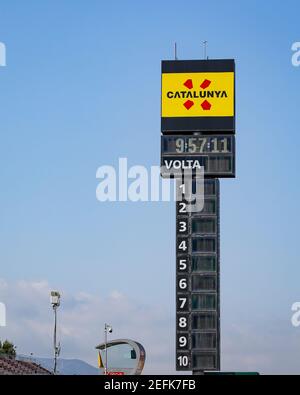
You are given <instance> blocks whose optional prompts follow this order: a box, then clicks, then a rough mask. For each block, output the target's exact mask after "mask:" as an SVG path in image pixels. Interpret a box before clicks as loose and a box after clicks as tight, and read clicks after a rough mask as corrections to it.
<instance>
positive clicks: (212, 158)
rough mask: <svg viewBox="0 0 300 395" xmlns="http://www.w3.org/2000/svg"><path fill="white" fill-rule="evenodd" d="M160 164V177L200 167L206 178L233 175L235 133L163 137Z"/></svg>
mask: <svg viewBox="0 0 300 395" xmlns="http://www.w3.org/2000/svg"><path fill="white" fill-rule="evenodd" d="M161 166H162V172H161V174H162V176H163V177H178V176H181V175H182V174H183V171H184V170H189V169H191V170H193V171H195V170H197V169H199V170H200V169H201V168H202V169H203V170H204V176H205V177H208V178H221V177H235V136H228V135H213V136H212V135H209V136H207V135H190V136H182V135H180V136H179V135H176V136H173V135H172V136H171V135H167V136H162V137H161Z"/></svg>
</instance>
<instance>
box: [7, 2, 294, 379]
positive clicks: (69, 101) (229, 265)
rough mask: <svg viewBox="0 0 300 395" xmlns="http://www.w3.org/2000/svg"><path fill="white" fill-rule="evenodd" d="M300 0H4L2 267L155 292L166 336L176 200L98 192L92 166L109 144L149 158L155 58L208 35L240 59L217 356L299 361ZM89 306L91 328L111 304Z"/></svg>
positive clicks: (155, 131)
mask: <svg viewBox="0 0 300 395" xmlns="http://www.w3.org/2000/svg"><path fill="white" fill-rule="evenodd" d="M299 12H300V6H299V2H297V1H286V2H284V3H282V2H280V1H273V2H272V4H271V2H265V3H262V2H258V1H243V2H242V3H241V2H237V1H226V2H225V1H210V2H204V1H193V0H191V1H189V2H188V3H186V2H185V3H184V2H182V1H176V0H175V1H174V0H173V1H169V0H168V1H164V2H158V1H157V2H156V1H152V2H150V1H110V2H104V1H95V0H89V1H88V2H84V1H82V0H81V1H79V0H78V1H76V2H74V1H71V0H68V1H67V0H63V1H61V0H60V1H58V0H51V1H49V0H47V1H43V2H40V1H37V0H31V1H28V2H22V1H16V0H11V1H6V2H4V1H2V2H1V6H0V18H1V23H0V41H1V42H4V43H5V44H6V47H7V67H5V68H4V67H0V87H1V95H0V122H1V124H0V127H1V128H0V130H1V132H0V133H1V144H0V163H1V166H0V178H1V194H0V207H1V221H0V262H1V272H0V277H1V278H3V279H4V280H5V281H6V282H7V284H10V285H9V286H10V287H12V288H14V287H15V289H16V290H18V289H19V288H18V286H17V285H16V284H18V282H20V281H24V282H25V283H27V284H35V283H36V282H40V281H43V282H47V284H49V286H50V287H51V288H58V289H60V290H62V291H63V292H65V293H66V294H69V295H77V294H79V293H81V292H85V293H88V294H91V295H94V296H95V297H96V296H99V297H100V298H104V299H105V298H106V297H108V295H110V294H111V292H118V293H120V294H122V295H126V298H128V300H130V301H131V302H132V303H133V304H135V303H136V302H137V301H138V303H139V304H141V305H143V306H144V310H147V309H148V308H149V310H151V311H153V312H155V311H156V309H157V306H159V309H162V311H163V313H162V317H161V319H162V320H163V321H164V324H163V325H164V331H165V332H164V333H165V337H166V339H168V338H169V337H168V334H171V335H170V336H171V338H172V336H173V334H174V330H175V329H174V314H175V306H174V299H175V298H174V292H175V279H174V276H175V247H174V238H175V207H174V203H162V202H160V203H154V202H153V203H150V202H149V203H130V202H119V203H100V202H99V201H97V200H96V197H95V190H96V187H97V180H96V177H95V175H96V170H97V168H98V167H99V166H101V165H110V164H112V165H116V164H117V162H118V158H119V157H127V158H128V162H129V165H136V164H139V165H144V166H147V167H149V166H151V165H157V164H159V155H160V61H161V60H162V59H172V58H173V44H174V42H175V41H176V42H177V45H178V56H179V58H180V59H190V58H201V57H202V54H203V49H202V44H201V43H202V41H203V40H208V55H209V57H210V58H235V59H236V68H237V80H236V84H237V178H236V179H235V180H222V181H221V276H222V278H221V290H222V339H223V342H222V345H223V351H224V353H223V357H222V358H223V362H224V363H223V367H224V369H225V368H227V369H230V368H234V367H235V368H238V367H239V366H243V367H245V368H247V367H249V366H251V367H252V366H259V368H260V369H261V370H262V371H270V372H276V371H280V369H281V368H282V367H281V366H280V365H279V364H278V365H276V363H274V359H276V356H279V355H280V356H282V355H284V356H285V357H286V359H287V362H286V364H285V369H286V370H287V371H298V372H299V371H300V362H299V361H298V355H299V352H300V346H299V345H298V343H299V344H300V341H299V340H300V329H299V328H294V327H292V326H291V323H290V317H291V311H290V308H291V305H292V303H293V302H295V301H297V300H299V299H300V288H299V278H300V268H299V249H298V246H297V242H298V222H299V204H298V202H299V199H300V188H299V173H298V168H299V154H298V151H299V146H300V137H299V133H298V129H299V100H300V92H299V82H300V67H298V68H297V67H293V66H292V64H291V56H292V51H291V45H292V43H293V42H295V41H300V33H299ZM45 289H47V287H46V286H45ZM22 292H23V291H22ZM5 295H6V296H5ZM7 295H8V294H7V293H3V297H2V299H3V298H5V297H8V296H7ZM22 295H23V294H22ZM0 296H1V293H0ZM0 301H1V298H0ZM2 301H3V302H5V303H6V304H7V308H8V315H9V314H11V319H10V325H11V326H14V327H17V326H18V325H19V324H20V323H19V322H18V315H17V314H14V312H15V311H16V310H14V309H15V307H12V308H11V309H10V301H9V300H2ZM18 303H19V302H18ZM18 306H19V304H18ZM26 308H27V307H26ZM18 309H22V305H21V304H20V306H19V307H18ZM24 309H25V306H24ZM137 311H139V310H138V309H137ZM107 314H108V313H107ZM111 314H113V313H111ZM153 314H154V317H156V315H155V313H153ZM94 315H99V316H100V318H99V320H98V318H97V320H98V321H97V325H99V333H100V332H101V328H100V325H102V323H104V322H105V320H106V319H107V318H106V317H107V316H104V315H103V313H102V312H101V311H94ZM91 317H92V315H91ZM50 318H51V317H49V319H50ZM109 318H111V319H112V320H113V319H114V316H113V315H112V316H109ZM90 319H91V320H92V318H90ZM115 320H116V321H117V318H116V319H115ZM89 324H90V325H94V323H93V322H92V321H91V322H90V323H89ZM148 324H149V325H153V331H155V330H157V329H155V327H156V322H155V319H153V322H152V321H151V322H150V323H148ZM9 330H10V327H9V325H8V327H7V328H5V331H6V332H4V329H2V328H0V338H1V336H2V335H1V331H3V335H4V334H9V333H10V332H9ZM127 330H128V331H130V327H129V328H127ZM235 331H237V333H239V335H240V338H239V339H240V340H239V342H236V341H234V338H238V337H237V336H235V335H234V334H236V332H235ZM278 331H279V332H278ZM249 332H250V333H251V335H252V336H253V339H252V340H253V343H252V347H251V349H249V350H247V347H248V346H247V339H249ZM275 332H276V333H275ZM119 334H120V333H119ZM122 334H123V333H122ZM117 335H118V332H117V328H116V336H117ZM124 335H125V333H124ZM95 336H96V334H95ZM127 336H128V337H130V336H131V333H127ZM16 339H17V341H19V342H20V343H21V344H20V348H21V349H22V348H23V349H24V350H26V347H27V343H26V342H25V339H22V338H21V337H20V338H19V337H18V335H17V332H16ZM159 339H160V336H159V333H157V340H156V341H157V342H159V341H160V340H159ZM264 339H265V341H264ZM137 340H140V341H141V342H142V343H143V336H142V335H140V339H137ZM147 341H148V340H147V339H145V340H144V342H146V343H147ZM297 341H298V343H297ZM93 342H94V343H93ZM98 342H99V341H98V339H95V341H94V339H92V340H91V343H92V344H97V343H98ZM74 343H75V340H74ZM237 343H238V344H237ZM149 345H150V340H149ZM151 346H153V344H152V343H151ZM37 347H38V346H37ZM75 348H76V347H74V344H71V343H70V346H69V350H71V349H72V350H74V349H75ZM281 348H282V349H281ZM169 349H170V351H169V352H170V355H171V354H172V352H173V342H172V343H170V346H169ZM40 350H41V351H40V352H46V346H45V349H44V348H40ZM49 352H51V350H50V351H49ZM68 352H69V353H71V351H68ZM149 352H150V353H151V351H150V350H149ZM247 352H249V353H251V355H252V357H251V358H252V359H251V361H250V362H249V360H248V359H247ZM92 353H93V350H92V351H91V357H86V358H90V359H92V358H93V357H92V355H93V354H92ZM66 354H67V351H66ZM70 355H71V354H70ZM80 356H81V355H79V357H80ZM82 357H85V354H84V355H82ZM153 358H154V357H153ZM157 358H158V357H157ZM172 358H173V357H172ZM154 360H155V358H154V359H153V361H154ZM150 361H151V359H150ZM149 363H150V362H149ZM153 363H154V362H153ZM251 363H252V365H251ZM173 368H174V361H173V360H172V359H170V360H167V359H166V361H165V362H164V365H163V366H162V368H161V369H165V371H171V369H173Z"/></svg>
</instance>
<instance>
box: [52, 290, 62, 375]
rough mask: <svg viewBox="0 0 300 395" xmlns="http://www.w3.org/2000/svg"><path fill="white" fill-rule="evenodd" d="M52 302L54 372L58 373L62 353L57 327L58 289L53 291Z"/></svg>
mask: <svg viewBox="0 0 300 395" xmlns="http://www.w3.org/2000/svg"><path fill="white" fill-rule="evenodd" d="M50 302H51V305H52V308H53V311H54V333H53V346H54V367H53V373H54V374H56V373H57V358H58V357H59V354H60V343H58V344H57V339H56V328H57V309H58V307H59V306H60V293H59V292H58V291H51V294H50Z"/></svg>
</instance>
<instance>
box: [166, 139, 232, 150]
mask: <svg viewBox="0 0 300 395" xmlns="http://www.w3.org/2000/svg"><path fill="white" fill-rule="evenodd" d="M233 146H234V144H233V136H163V138H162V151H163V153H164V154H177V155H180V154H182V155H199V154H207V153H208V154H232V153H233Z"/></svg>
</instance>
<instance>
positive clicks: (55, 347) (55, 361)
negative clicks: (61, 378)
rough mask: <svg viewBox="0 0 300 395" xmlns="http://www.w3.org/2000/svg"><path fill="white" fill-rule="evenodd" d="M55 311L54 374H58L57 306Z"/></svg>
mask: <svg viewBox="0 0 300 395" xmlns="http://www.w3.org/2000/svg"><path fill="white" fill-rule="evenodd" d="M53 310H54V334H53V344H54V367H53V373H54V374H56V373H57V340H56V332H57V330H56V328H57V306H53Z"/></svg>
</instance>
